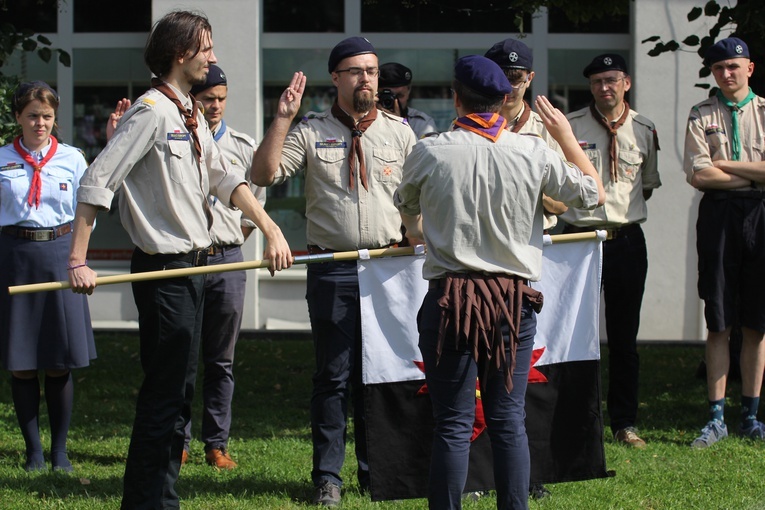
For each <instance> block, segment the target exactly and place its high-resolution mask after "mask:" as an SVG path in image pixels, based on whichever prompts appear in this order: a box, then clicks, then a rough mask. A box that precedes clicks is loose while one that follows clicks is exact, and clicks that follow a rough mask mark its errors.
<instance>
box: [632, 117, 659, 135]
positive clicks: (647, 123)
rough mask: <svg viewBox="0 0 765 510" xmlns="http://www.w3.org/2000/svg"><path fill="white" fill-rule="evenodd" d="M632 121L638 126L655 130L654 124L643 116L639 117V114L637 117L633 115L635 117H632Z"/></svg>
mask: <svg viewBox="0 0 765 510" xmlns="http://www.w3.org/2000/svg"><path fill="white" fill-rule="evenodd" d="M632 120H634V121H635V122H637V123H638V124H640V125H643V126H645V127H647V128H648V129H650V130H651V131H653V130H654V129H656V128H655V126H654V123H653V122H651V120H650V119H649V118H648V117H644V116H642V115H640V114H639V113H638V114H637V115H635V117H633V119H632Z"/></svg>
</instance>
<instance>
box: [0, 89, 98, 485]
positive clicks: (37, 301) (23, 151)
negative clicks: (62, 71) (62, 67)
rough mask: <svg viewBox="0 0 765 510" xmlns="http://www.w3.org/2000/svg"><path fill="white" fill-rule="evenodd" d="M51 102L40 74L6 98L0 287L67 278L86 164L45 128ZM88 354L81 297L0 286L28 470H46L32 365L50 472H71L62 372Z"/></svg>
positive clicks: (1, 352) (49, 125) (2, 330)
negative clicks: (12, 129) (8, 137)
mask: <svg viewBox="0 0 765 510" xmlns="http://www.w3.org/2000/svg"><path fill="white" fill-rule="evenodd" d="M58 105H59V98H58V94H57V93H56V91H55V90H53V89H52V88H51V87H50V86H48V85H47V84H46V83H44V82H41V81H35V82H28V83H22V84H21V85H20V86H19V88H18V89H17V90H16V92H15V94H14V96H13V104H12V109H13V113H14V114H15V116H16V121H17V122H18V123H19V125H20V126H21V132H22V134H21V136H18V137H16V138H15V139H14V141H13V143H11V144H8V145H6V146H4V147H2V148H0V268H2V271H0V289H6V288H7V287H9V286H13V285H21V284H27V283H37V282H48V281H60V280H67V279H68V276H67V270H68V269H71V268H69V267H68V259H69V244H70V242H71V237H72V236H71V231H72V224H71V222H72V219H73V218H74V210H75V208H76V202H75V196H76V194H77V186H78V184H79V182H80V177H82V174H83V172H85V169H86V168H87V163H86V162H85V158H84V157H83V155H82V153H81V152H80V151H79V150H78V149H75V148H74V147H70V146H68V145H65V144H62V143H59V142H58V140H56V138H55V137H54V136H52V135H51V132H52V130H53V127H54V125H55V122H56V111H57V109H58ZM95 357H96V351H95V344H94V342H93V331H92V329H91V324H90V312H89V311H88V303H87V300H86V298H85V296H83V295H80V294H74V293H72V292H68V291H55V292H41V293H35V294H20V295H15V296H10V295H8V293H7V292H6V291H4V290H3V291H0V363H1V364H2V368H3V369H5V370H8V371H10V373H11V390H12V395H13V404H14V407H15V409H16V416H17V418H18V421H19V427H20V428H21V434H22V436H23V437H24V442H25V444H26V464H25V468H26V470H27V471H37V470H45V469H47V466H46V464H45V460H44V458H43V451H42V444H41V442H40V433H39V424H38V420H39V406H40V386H41V384H40V380H39V379H38V373H39V372H40V371H43V372H44V373H45V377H44V383H43V386H44V394H45V401H46V404H47V406H48V415H49V417H50V428H51V433H50V438H51V444H50V460H51V464H52V466H53V470H54V471H64V472H70V471H72V464H71V463H70V462H69V459H68V457H67V452H66V437H67V433H68V431H69V421H70V418H71V415H72V402H73V393H74V389H73V382H72V374H71V370H72V369H74V368H80V367H85V366H87V365H88V364H89V363H90V360H91V359H93V358H95Z"/></svg>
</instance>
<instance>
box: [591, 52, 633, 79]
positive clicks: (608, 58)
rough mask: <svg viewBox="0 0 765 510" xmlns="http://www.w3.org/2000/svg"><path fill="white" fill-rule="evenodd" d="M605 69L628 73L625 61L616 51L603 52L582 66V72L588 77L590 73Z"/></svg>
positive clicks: (601, 71) (602, 71)
mask: <svg viewBox="0 0 765 510" xmlns="http://www.w3.org/2000/svg"><path fill="white" fill-rule="evenodd" d="M606 71H622V72H624V73H626V74H629V71H627V61H626V60H624V57H622V56H621V55H617V54H616V53H604V54H603V55H598V56H597V57H595V58H594V59H592V62H590V63H589V64H588V65H587V67H585V68H584V72H582V74H584V77H585V78H589V77H590V75H592V74H597V73H604V72H606Z"/></svg>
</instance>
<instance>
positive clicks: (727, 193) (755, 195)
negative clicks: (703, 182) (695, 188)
mask: <svg viewBox="0 0 765 510" xmlns="http://www.w3.org/2000/svg"><path fill="white" fill-rule="evenodd" d="M704 195H705V196H708V197H711V198H713V199H715V200H727V199H729V198H747V199H749V200H765V191H763V190H758V189H752V190H744V191H734V190H710V191H705V192H704Z"/></svg>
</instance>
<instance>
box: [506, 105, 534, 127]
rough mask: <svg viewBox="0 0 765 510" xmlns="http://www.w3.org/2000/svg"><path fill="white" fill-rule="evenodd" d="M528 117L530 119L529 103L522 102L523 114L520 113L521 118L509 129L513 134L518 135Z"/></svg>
mask: <svg viewBox="0 0 765 510" xmlns="http://www.w3.org/2000/svg"><path fill="white" fill-rule="evenodd" d="M529 117H531V107H530V106H529V103H527V102H526V101H524V102H523V113H521V118H519V119H518V122H516V123H515V126H513V127H512V129H510V131H511V132H513V133H520V131H521V128H522V127H523V126H524V124H526V122H528V120H529Z"/></svg>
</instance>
